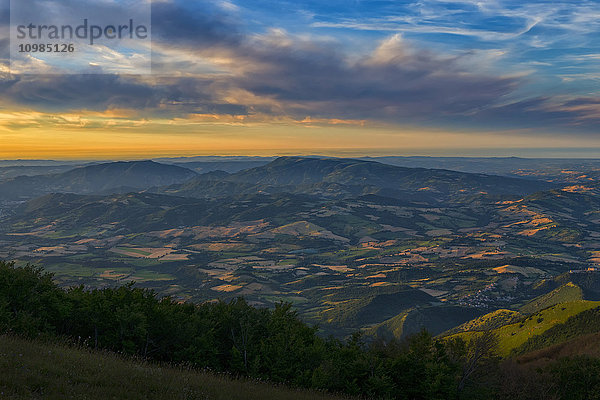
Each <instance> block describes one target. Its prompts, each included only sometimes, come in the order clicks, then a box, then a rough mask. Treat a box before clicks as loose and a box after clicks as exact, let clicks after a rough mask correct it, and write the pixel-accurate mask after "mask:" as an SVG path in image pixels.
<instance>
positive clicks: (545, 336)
mask: <svg viewBox="0 0 600 400" xmlns="http://www.w3.org/2000/svg"><path fill="white" fill-rule="evenodd" d="M597 332H600V307H596V308H592V309H589V310H585V311H582V312H580V313H579V314H577V315H574V316H572V317H570V318H569V319H567V320H566V321H565V322H564V323H561V324H557V325H554V326H553V327H551V328H550V329H548V330H547V331H545V332H544V333H542V334H540V335H536V336H533V337H531V338H530V339H529V340H527V342H525V343H523V344H522V345H521V346H519V347H518V348H516V349H515V350H514V352H515V353H516V354H524V353H527V352H531V351H534V350H539V349H543V348H545V347H550V346H554V345H557V344H561V343H565V342H567V341H570V340H572V339H574V338H577V337H580V336H583V335H586V334H595V333H597Z"/></svg>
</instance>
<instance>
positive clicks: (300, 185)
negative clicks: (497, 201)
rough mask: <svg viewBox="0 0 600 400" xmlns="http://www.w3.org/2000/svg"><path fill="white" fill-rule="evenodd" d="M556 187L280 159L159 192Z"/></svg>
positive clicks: (424, 194)
mask: <svg viewBox="0 0 600 400" xmlns="http://www.w3.org/2000/svg"><path fill="white" fill-rule="evenodd" d="M551 187H553V185H551V184H549V183H547V182H541V181H532V180H523V179H516V178H506V177H500V176H493V175H483V174H469V173H461V172H455V171H448V170H436V169H424V168H404V167H396V166H392V165H386V164H381V163H378V162H374V161H361V160H354V159H330V158H327V159H319V158H302V157H280V158H278V159H276V160H274V161H272V162H271V163H269V164H267V165H264V166H260V167H256V168H251V169H247V170H244V171H240V172H237V173H234V174H229V175H228V176H218V177H214V176H211V175H200V176H199V177H197V178H195V179H193V180H191V181H190V182H187V183H186V184H184V185H174V186H170V187H167V188H162V189H160V190H161V191H162V192H163V193H168V194H176V195H179V196H184V197H220V196H223V195H231V194H240V193H249V192H259V191H264V192H282V191H283V192H291V193H305V194H311V195H315V194H317V195H322V196H327V197H348V196H360V195H369V194H378V195H382V196H386V197H392V198H399V199H409V200H415V201H433V202H436V201H443V200H448V199H450V198H455V197H464V196H468V195H475V194H481V193H487V194H494V195H523V194H529V193H533V192H536V191H539V190H545V189H549V188H551Z"/></svg>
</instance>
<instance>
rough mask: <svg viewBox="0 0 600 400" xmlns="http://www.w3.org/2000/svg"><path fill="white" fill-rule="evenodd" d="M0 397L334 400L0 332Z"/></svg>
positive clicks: (309, 393) (318, 394)
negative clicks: (0, 334)
mask: <svg viewBox="0 0 600 400" xmlns="http://www.w3.org/2000/svg"><path fill="white" fill-rule="evenodd" d="M0 399H78V400H79V399H87V400H96V399H98V400H100V399H102V400H105V399H119V400H120V399H165V400H167V399H168V400H177V399H185V400H188V399H189V400H192V399H202V400H213V399H214V400H221V399H222V400H235V399H261V400H262V399H265V400H269V399H290V400H313V399H314V400H319V399H322V400H333V399H336V397H333V396H329V395H325V394H321V393H316V392H310V391H300V390H298V391H296V390H292V389H288V388H283V387H275V386H271V385H268V384H264V383H257V382H247V381H240V380H231V379H228V378H226V377H218V376H214V375H211V374H206V373H201V372H196V371H189V370H185V369H181V368H174V367H164V366H158V365H153V364H148V363H145V362H142V361H135V360H128V359H124V358H122V357H120V356H118V355H116V354H111V353H106V352H94V351H88V350H85V349H78V348H73V347H68V346H64V345H57V344H46V343H41V342H36V341H29V340H24V339H21V338H16V337H12V336H0ZM338 399H340V398H338Z"/></svg>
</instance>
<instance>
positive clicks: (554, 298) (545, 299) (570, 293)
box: [519, 282, 583, 314]
mask: <svg viewBox="0 0 600 400" xmlns="http://www.w3.org/2000/svg"><path fill="white" fill-rule="evenodd" d="M582 299H583V293H582V291H581V288H580V287H579V286H577V285H575V284H573V283H572V282H568V283H565V284H564V285H562V286H560V287H558V288H556V289H554V290H552V291H551V292H549V293H546V294H543V295H541V296H539V297H536V298H535V299H533V300H532V301H530V302H529V303H527V304H525V305H524V306H523V307H521V308H520V309H519V311H521V312H522V313H523V314H533V313H536V312H538V311H540V310H543V309H545V308H548V307H550V306H553V305H555V304H559V303H565V302H568V301H576V300H582Z"/></svg>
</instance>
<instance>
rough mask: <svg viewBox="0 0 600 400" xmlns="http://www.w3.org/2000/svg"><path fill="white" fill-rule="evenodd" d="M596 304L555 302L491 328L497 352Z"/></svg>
mask: <svg viewBox="0 0 600 400" xmlns="http://www.w3.org/2000/svg"><path fill="white" fill-rule="evenodd" d="M598 306H600V302H597V301H585V300H579V301H570V302H566V303H561V304H556V305H553V306H551V307H549V308H546V309H544V310H541V311H539V312H537V313H535V314H532V315H530V316H528V317H527V318H525V319H524V320H522V321H520V322H517V323H513V324H510V325H505V326H502V327H500V328H497V329H493V330H492V332H494V333H495V334H497V335H498V339H499V343H498V352H499V354H500V355H501V356H508V355H509V354H510V353H511V351H512V350H513V349H516V348H518V347H519V346H521V345H523V344H524V343H525V342H527V341H528V340H529V339H530V338H531V337H534V336H536V335H540V334H542V333H544V332H546V331H547V330H548V329H550V328H552V327H553V326H555V325H557V324H561V323H564V322H565V321H567V320H568V319H569V318H570V317H572V316H574V315H577V314H579V313H581V312H583V311H585V310H589V309H592V308H595V307H598ZM474 335H479V333H478V332H462V333H458V334H456V335H453V336H450V337H461V338H463V339H466V340H468V339H470V338H472V337H473V336H474Z"/></svg>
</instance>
